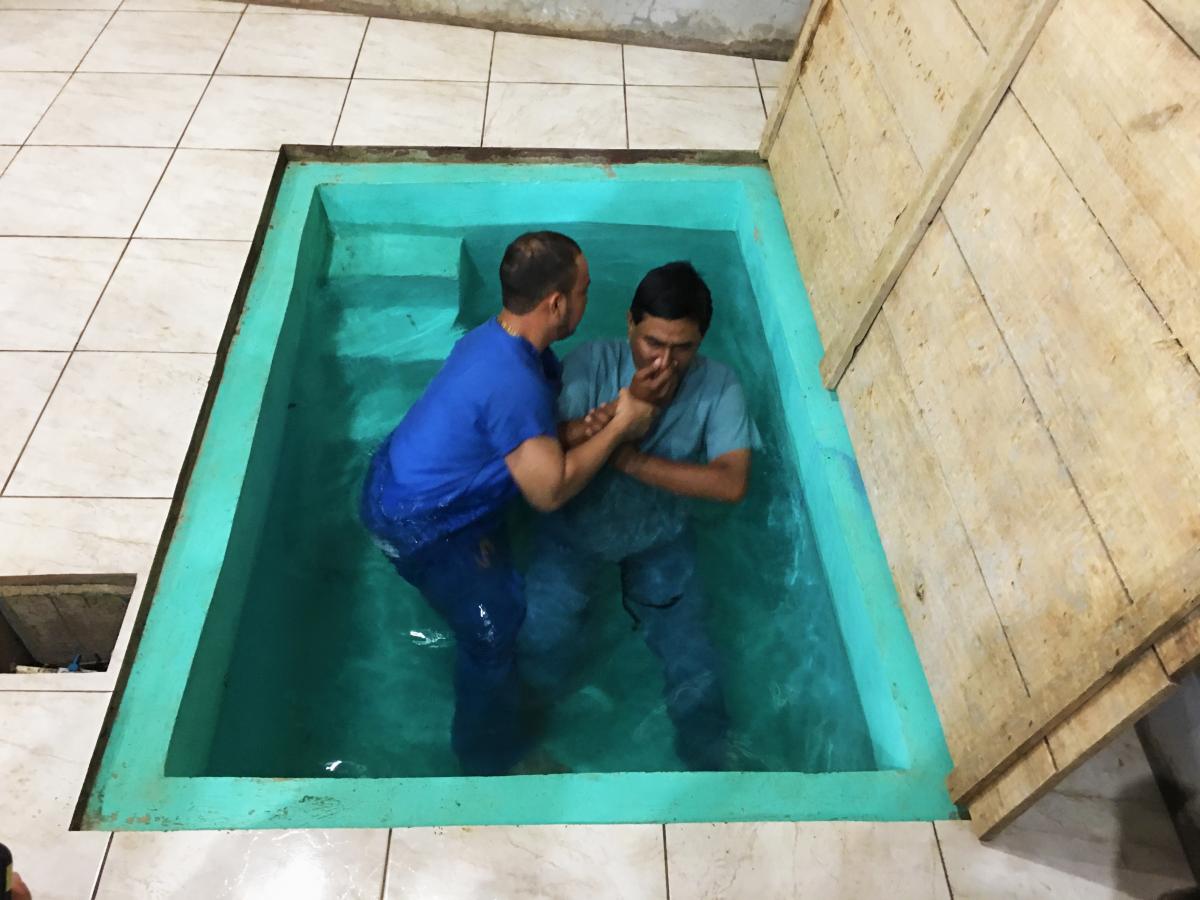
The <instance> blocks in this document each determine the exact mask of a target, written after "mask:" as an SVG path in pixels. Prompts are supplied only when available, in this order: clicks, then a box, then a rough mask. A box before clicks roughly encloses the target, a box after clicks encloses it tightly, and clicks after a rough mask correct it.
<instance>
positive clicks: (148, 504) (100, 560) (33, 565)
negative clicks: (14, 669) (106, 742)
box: [0, 497, 170, 896]
mask: <svg viewBox="0 0 1200 900" xmlns="http://www.w3.org/2000/svg"><path fill="white" fill-rule="evenodd" d="M169 506H170V501H168V500H113V499H106V500H87V499H78V498H57V497H56V498H18V497H0V571H2V572H5V573H6V574H10V575H55V574H95V575H105V574H112V573H114V572H132V573H134V574H135V575H136V576H137V584H136V586H135V587H134V592H133V597H132V598H131V600H130V606H129V609H128V610H127V611H126V613H125V621H124V622H123V623H122V626H121V632H120V634H119V636H118V637H117V644H116V647H115V648H114V649H113V658H112V662H111V664H110V665H109V668H108V671H107V672H97V673H93V674H88V675H80V676H78V677H77V678H66V677H64V676H62V675H2V676H0V692H2V691H8V690H54V691H63V690H73V691H111V690H112V689H113V686H114V683H115V681H116V677H117V671H118V669H119V668H120V664H121V660H122V659H124V657H125V653H126V650H127V648H128V646H129V636H130V633H131V631H132V629H133V623H134V618H135V616H136V610H137V607H138V605H139V604H140V603H141V599H142V592H143V591H144V589H145V586H146V577H147V575H148V573H149V571H150V565H151V562H152V561H153V559H154V552H155V549H156V548H157V546H158V539H159V536H160V535H161V533H162V528H163V523H164V522H165V521H166V516H167V509H168V507H169ZM38 896H40V894H39V895H38ZM85 896H86V895H85Z"/></svg>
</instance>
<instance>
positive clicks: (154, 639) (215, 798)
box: [85, 164, 953, 828]
mask: <svg viewBox="0 0 1200 900" xmlns="http://www.w3.org/2000/svg"><path fill="white" fill-rule="evenodd" d="M497 181H502V182H504V184H505V185H506V189H507V190H510V191H513V192H514V193H512V194H510V195H509V198H508V201H506V202H517V200H519V201H520V203H521V206H522V209H521V213H520V216H519V219H520V220H521V221H529V220H530V219H533V218H541V219H542V220H543V221H546V222H547V224H551V223H553V222H555V221H561V222H574V221H580V220H586V219H588V218H591V217H593V215H594V216H595V217H596V218H598V219H599V220H601V221H606V222H611V221H612V219H613V218H614V217H615V218H618V219H621V220H623V221H626V222H629V223H630V224H654V223H655V221H662V220H663V217H668V220H669V221H671V222H672V224H675V225H678V226H680V227H695V228H708V229H715V230H733V229H736V230H737V231H738V234H739V236H740V240H741V242H742V246H743V254H744V256H745V259H746V262H747V266H748V267H749V270H750V276H751V279H752V281H754V287H755V293H756V294H757V296H758V297H759V298H771V299H769V300H763V302H762V308H761V312H762V314H763V319H764V325H765V326H766V330H767V333H768V336H769V339H770V342H771V349H772V353H773V355H774V356H775V361H776V365H777V366H779V365H780V364H781V363H782V362H784V361H787V360H790V361H791V363H792V365H791V366H788V367H786V369H787V377H786V378H782V377H781V389H782V390H783V391H784V398H785V403H787V404H788V405H789V408H791V407H792V406H793V405H796V406H795V410H794V414H793V415H792V418H791V420H790V421H791V422H792V424H793V426H794V427H793V430H792V439H793V441H794V442H795V445H796V448H797V452H798V454H799V460H800V464H801V469H802V472H803V476H804V486H805V496H806V498H807V499H808V501H809V505H810V510H811V513H812V515H813V518H814V522H815V523H816V525H817V535H818V541H819V545H820V551H821V557H822V560H823V562H824V563H825V565H826V567H827V571H828V573H829V576H830V581H831V583H832V584H833V587H834V591H835V596H836V601H837V609H838V616H839V622H840V624H841V627H842V629H843V633H844V635H845V636H846V644H847V647H848V648H849V650H850V653H851V661H852V664H853V667H854V675H855V678H856V680H857V681H858V682H859V686H860V689H861V691H862V695H863V703H864V705H865V706H866V707H867V715H868V718H869V719H870V721H871V729H872V738H873V741H874V744H875V750H876V756H877V759H878V760H879V761H880V763H881V764H884V765H887V766H888V767H890V768H891V771H883V772H870V773H831V774H827V775H803V774H798V773H684V772H676V773H662V774H659V773H650V774H641V773H608V774H601V775H572V776H549V777H538V776H526V777H511V778H502V779H471V778H425V779H404V778H399V779H371V780H366V779H358V780H340V781H330V780H323V779H304V778H297V779H270V778H223V777H184V776H182V775H174V776H173V775H172V774H171V773H172V772H180V773H182V772H185V771H189V770H190V771H196V768H195V766H196V765H197V760H198V758H199V756H200V755H202V751H200V750H199V749H197V746H196V744H198V743H200V742H199V741H192V740H190V739H189V738H187V733H188V732H187V729H188V728H189V727H191V728H193V734H194V735H196V736H199V735H202V734H204V728H205V722H204V717H203V716H197V717H196V720H195V723H194V725H190V724H189V725H183V724H181V725H180V726H179V727H176V718H177V714H178V712H179V710H180V708H181V707H180V703H181V700H182V698H183V695H184V693H185V689H186V688H187V685H188V682H189V675H190V674H191V673H192V672H193V669H194V667H193V666H192V664H191V661H192V658H193V656H194V655H195V654H196V653H197V650H198V648H199V647H200V645H201V643H204V644H207V643H210V642H211V643H212V644H213V645H214V647H213V648H212V649H211V650H207V651H205V652H206V653H211V654H212V655H211V656H204V655H202V656H201V657H200V658H199V667H198V668H195V671H196V672H197V673H200V672H201V671H203V670H207V673H206V675H205V678H203V679H202V678H200V677H199V674H197V676H196V677H194V678H193V682H192V683H193V684H196V685H199V684H200V683H201V682H202V681H203V680H207V678H208V677H210V676H212V675H213V674H214V673H216V674H218V677H219V672H220V671H221V670H222V667H223V666H225V665H227V664H228V653H229V652H230V647H229V645H230V643H231V640H230V635H229V634H228V633H223V632H222V631H221V629H222V628H223V627H228V626H227V625H223V624H222V623H220V622H217V621H216V619H226V618H228V617H231V616H230V613H231V612H232V611H233V607H234V605H236V603H237V599H236V596H235V595H237V594H238V593H239V592H238V591H237V590H236V577H237V576H236V572H231V573H230V574H225V573H223V572H222V567H223V561H224V556H225V550H224V548H225V546H226V544H227V542H228V539H229V537H230V535H231V534H232V533H233V532H232V529H233V528H234V527H237V528H238V531H239V532H240V533H241V534H242V535H246V534H248V533H249V532H251V531H253V529H252V527H251V526H252V522H251V520H250V519H247V520H246V521H245V522H244V523H239V522H238V518H237V517H238V515H239V514H241V506H240V505H239V503H238V498H239V495H240V494H241V493H242V491H243V490H244V489H246V488H247V487H248V486H250V485H252V484H253V483H254V481H253V471H252V467H253V465H254V456H253V454H252V453H251V448H252V442H253V439H254V435H255V432H256V430H257V429H259V428H264V429H269V428H270V427H271V426H270V423H269V417H268V420H267V422H265V423H264V422H263V421H260V416H259V413H260V412H262V411H263V410H264V403H266V405H268V406H269V405H270V403H269V402H267V401H269V395H268V396H267V401H264V392H269V391H270V390H273V389H274V388H272V387H271V386H270V385H271V378H273V377H275V375H274V374H273V373H285V372H287V371H288V369H289V367H290V360H289V359H288V358H287V354H288V349H287V348H288V340H287V339H286V338H287V333H288V332H287V327H286V316H285V312H286V309H287V299H288V297H289V296H290V294H291V292H292V291H291V289H292V286H293V284H294V283H295V278H296V272H295V262H296V259H297V252H298V248H299V244H300V240H301V236H302V233H303V227H304V223H305V222H308V223H310V227H311V223H312V222H313V219H312V216H313V215H320V214H319V213H314V212H313V203H312V198H313V194H314V190H315V189H318V188H319V186H320V185H336V188H332V187H331V188H319V189H320V190H321V191H322V192H323V193H322V195H321V200H322V208H323V211H324V214H325V215H327V217H328V228H329V229H330V231H331V232H332V234H333V235H334V237H335V240H334V242H333V247H334V248H336V246H337V241H336V236H337V234H338V232H339V229H340V228H346V227H354V226H353V225H351V224H349V223H348V220H347V219H346V218H345V217H339V199H340V198H343V197H345V194H344V193H343V192H344V191H347V190H353V191H364V192H367V193H368V194H369V195H371V196H375V197H377V198H379V199H378V201H377V204H376V205H375V208H378V209H379V210H380V215H379V222H380V223H382V222H383V221H385V215H384V213H385V212H386V210H387V207H388V204H389V203H391V204H395V203H403V204H405V205H406V206H407V209H406V210H405V213H406V215H405V220H406V221H412V216H411V212H412V210H413V209H414V208H423V209H424V210H425V211H426V212H428V214H429V216H430V217H431V219H441V220H445V219H447V218H450V219H452V218H453V216H454V215H456V214H457V215H464V216H465V215H474V214H478V213H479V212H480V210H478V209H473V208H472V207H471V202H470V201H471V195H472V194H473V193H481V192H472V191H470V190H468V189H467V187H466V185H469V184H470V183H483V184H494V183H495V182H497ZM630 186H636V187H637V188H638V191H636V192H632V193H625V192H626V191H627V189H628V188H629V187H630ZM498 193H499V194H500V195H503V194H504V191H500V192H498ZM422 196H424V197H426V198H431V199H430V201H429V202H431V204H432V205H431V206H429V207H420V206H419V205H416V204H417V199H414V198H420V197H422ZM448 197H449V198H450V200H453V201H454V202H450V200H447V198H448ZM534 197H536V198H540V199H538V200H537V201H536V202H537V203H541V204H542V206H541V207H539V208H542V209H544V210H545V211H546V212H547V213H550V214H551V215H547V216H534V215H533V214H531V213H530V211H529V210H530V203H531V202H534V201H533V200H531V198H534ZM565 197H570V198H571V199H579V201H580V203H579V204H578V205H576V204H573V203H568V202H565V201H564V198H565ZM681 197H683V198H686V200H685V202H682V203H681V202H680V200H681ZM638 198H645V202H644V203H643V202H642V200H641V199H638ZM355 202H356V203H357V202H358V201H357V200H356V201H355ZM456 204H457V205H456ZM496 211H498V210H493V212H496ZM601 213H603V214H605V215H607V216H608V217H607V218H604V217H602V216H601ZM554 214H557V218H555V217H554ZM355 224H359V223H355ZM367 224H370V223H367ZM376 224H379V223H376ZM331 252H332V254H333V256H332V258H331V259H329V260H326V261H325V262H326V264H328V265H331V266H336V265H338V261H337V259H336V253H337V251H336V249H332V250H331ZM780 298H788V299H787V301H786V302H784V301H783V300H781V299H780ZM281 334H282V335H283V337H284V338H285V339H284V340H283V341H282V342H281V341H280V340H279V339H280V336H281ZM819 358H820V344H819V340H818V339H817V336H816V331H815V327H814V326H813V323H812V319H811V314H810V313H809V311H808V308H807V304H806V302H805V300H804V294H803V288H802V286H801V284H800V281H799V277H798V273H797V272H796V270H795V261H794V258H793V256H792V253H791V248H790V244H789V243H788V240H787V235H786V231H785V230H784V227H783V223H782V218H781V216H780V213H779V209H778V204H777V201H776V199H775V197H774V194H773V190H772V188H771V183H770V179H769V176H768V175H767V173H766V172H765V171H764V170H762V169H758V168H753V167H720V166H706V167H697V166H676V165H663V164H645V165H631V166H621V167H616V168H610V167H597V166H584V165H580V166H571V165H565V166H532V165H524V166H522V165H449V164H446V165H439V164H432V165H416V164H401V165H373V166H357V167H344V166H337V165H329V164H311V165H293V166H292V167H290V169H289V171H288V174H287V175H286V176H285V179H284V182H283V185H282V186H281V190H280V193H279V197H278V201H277V203H276V211H275V216H274V220H273V225H272V228H271V230H270V231H269V232H268V234H267V237H266V243H265V245H264V249H263V253H262V255H261V258H260V260H259V264H258V268H257V273H256V277H255V281H254V284H253V286H252V288H251V291H250V296H249V298H248V300H247V305H246V310H245V312H244V314H243V317H242V320H241V323H240V333H239V335H238V337H237V339H236V340H235V341H234V344H233V346H232V348H231V351H230V355H229V360H228V364H227V366H226V374H225V378H224V379H223V382H222V384H221V387H220V390H219V391H218V394H217V398H216V403H215V405H214V408H213V412H212V416H211V418H210V422H209V425H208V429H207V432H206V436H205V439H204V442H203V445H202V448H201V452H200V455H199V457H198V459H197V462H196V466H195V469H194V471H193V474H192V477H191V479H190V482H189V487H188V490H187V493H186V495H185V501H184V506H183V514H182V516H181V520H180V523H179V526H178V529H177V531H176V533H175V538H174V540H173V541H172V544H171V546H170V548H168V551H167V555H166V559H165V563H164V566H163V571H162V578H161V580H160V583H159V587H158V590H157V592H156V594H155V597H154V599H153V606H152V608H151V610H150V614H149V618H148V620H147V623H146V629H145V634H144V636H143V639H142V642H141V647H140V649H139V652H138V655H137V658H136V660H135V662H134V663H133V666H134V668H133V672H132V677H131V678H130V680H129V683H128V685H127V687H126V690H125V693H124V696H123V697H122V700H121V708H120V711H119V714H118V715H117V718H116V721H115V723H114V727H113V731H112V735H111V738H110V740H109V742H108V746H107V748H106V751H105V754H104V757H103V760H102V763H101V767H100V770H99V773H98V777H97V780H96V784H95V789H94V790H93V792H92V795H91V798H90V801H89V803H88V808H87V814H86V817H85V821H86V823H87V824H88V825H89V826H91V827H99V828H179V827H271V826H275V827H285V826H286V827H303V826H314V825H321V826H332V825H344V826H369V825H386V824H391V825H404V824H456V823H464V824H467V823H477V824H483V823H490V822H554V821H561V822H605V821H679V820H709V819H714V818H718V819H746V818H750V819H776V818H779V819H793V818H794V819H808V818H865V819H908V818H916V819H924V818H937V817H946V816H951V815H953V807H952V806H951V804H950V802H949V799H948V797H947V796H946V793H945V790H944V786H943V782H944V777H945V774H946V773H947V772H948V771H949V768H950V761H949V758H948V756H947V754H946V750H945V745H944V742H943V740H942V737H941V732H940V728H939V727H938V723H937V719H936V715H935V713H934V710H933V706H932V702H931V700H930V698H929V694H928V689H927V687H926V685H925V683H924V677H923V674H922V673H921V670H920V666H919V663H918V661H917V658H916V654H915V651H914V649H913V647H912V642H911V639H910V638H909V636H908V633H907V630H906V628H905V626H904V622H903V617H902V615H901V613H900V610H899V605H898V603H897V601H896V598H895V594H894V591H893V589H892V585H891V581H890V576H889V575H888V573H887V568H886V562H885V561H884V559H883V555H882V550H881V548H880V547H879V541H878V536H877V535H876V534H875V531H874V527H873V524H872V520H871V518H870V511H869V507H868V506H867V503H866V499H865V495H864V494H863V492H862V487H861V483H860V482H859V481H858V478H857V468H856V467H855V466H854V464H853V454H852V451H851V448H850V446H849V442H848V439H847V438H846V436H845V428H844V424H843V423H842V421H841V416H840V411H839V410H838V408H837V403H836V398H834V397H833V396H832V395H830V394H828V393H827V392H825V391H824V390H823V389H822V388H821V387H820V384H819V378H818V375H817V370H816V364H817V361H818V360H819ZM273 364H274V365H277V366H278V368H273ZM268 376H271V377H270V378H269V377H268ZM280 377H281V378H283V377H286V376H283V375H280ZM280 384H282V382H280ZM264 435H265V432H264ZM264 446H265V444H264ZM248 466H249V467H250V468H249V469H248ZM248 472H249V474H248ZM250 505H251V506H252V505H253V504H250ZM247 515H250V516H253V515H254V514H253V513H251V512H247ZM259 515H261V513H259ZM243 529H245V530H243ZM245 546H250V544H249V542H247V543H246V544H245ZM222 577H225V578H227V579H230V580H229V581H228V582H227V584H228V585H229V587H230V589H229V590H226V591H224V592H223V591H222V590H221V589H220V588H221V585H220V584H219V579H220V578H222ZM223 593H224V594H225V595H227V596H226V598H225V599H222V594H223ZM243 593H244V592H243ZM210 607H211V610H210ZM210 611H211V612H212V613H213V615H214V616H215V618H214V621H213V622H211V623H206V620H207V619H208V618H209V615H210ZM206 629H207V631H206ZM202 633H204V634H205V640H204V641H203V642H201V640H200V637H201V634H202ZM193 690H194V689H193ZM209 699H210V698H207V699H206V698H193V697H189V699H188V703H189V706H190V704H191V703H192V702H196V703H198V704H200V706H199V707H198V708H203V706H204V704H205V703H206V702H209ZM213 702H215V701H213ZM189 712H190V710H189ZM189 717H190V716H189ZM172 731H174V732H175V735H176V738H175V743H174V745H173V746H171V748H170V750H171V752H170V755H168V745H169V743H170V739H169V735H170V734H171V733H172ZM208 733H209V734H211V732H208ZM203 752H207V746H206V747H205V748H204V751H203ZM164 772H166V775H165V776H164Z"/></svg>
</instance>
